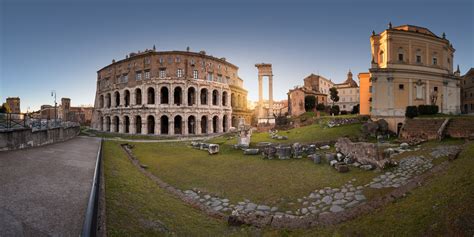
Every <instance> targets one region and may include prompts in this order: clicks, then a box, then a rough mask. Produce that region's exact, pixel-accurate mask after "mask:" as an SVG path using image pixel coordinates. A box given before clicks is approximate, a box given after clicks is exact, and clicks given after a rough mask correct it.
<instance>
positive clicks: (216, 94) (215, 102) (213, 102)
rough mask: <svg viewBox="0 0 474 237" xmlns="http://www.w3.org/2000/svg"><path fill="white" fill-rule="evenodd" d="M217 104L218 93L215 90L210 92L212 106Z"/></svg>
mask: <svg viewBox="0 0 474 237" xmlns="http://www.w3.org/2000/svg"><path fill="white" fill-rule="evenodd" d="M218 104H219V92H218V91H217V90H213V91H212V105H218Z"/></svg>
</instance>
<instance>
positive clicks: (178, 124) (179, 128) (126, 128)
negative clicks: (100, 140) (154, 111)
mask: <svg viewBox="0 0 474 237" xmlns="http://www.w3.org/2000/svg"><path fill="white" fill-rule="evenodd" d="M208 118H209V117H208V116H207V115H203V116H201V117H200V119H199V120H197V118H196V116H194V115H190V116H188V117H187V120H186V121H184V120H183V117H182V116H181V115H176V116H174V117H173V118H171V119H170V118H169V117H168V116H167V115H162V116H161V117H160V118H159V119H156V118H155V116H153V115H148V116H146V117H145V118H142V116H140V115H137V116H134V122H133V124H132V123H131V119H130V116H128V115H125V116H123V118H122V119H121V118H120V117H119V116H105V117H100V130H102V131H106V132H120V133H135V134H160V135H172V134H174V135H188V134H190V135H193V134H209V133H219V132H227V129H228V123H229V122H228V116H227V115H224V116H223V117H222V119H220V118H219V116H217V115H215V116H212V119H211V120H208ZM121 120H122V121H121ZM145 121H146V123H143V122H145ZM158 121H159V126H158V127H157V126H156V124H157V123H158ZM221 125H222V126H221ZM132 126H133V129H134V130H133V132H132Z"/></svg>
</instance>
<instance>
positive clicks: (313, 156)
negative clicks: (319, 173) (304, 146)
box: [308, 154, 321, 164]
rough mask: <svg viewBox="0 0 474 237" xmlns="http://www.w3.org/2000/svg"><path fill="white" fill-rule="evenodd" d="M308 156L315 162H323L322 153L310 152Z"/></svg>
mask: <svg viewBox="0 0 474 237" xmlns="http://www.w3.org/2000/svg"><path fill="white" fill-rule="evenodd" d="M308 157H309V158H310V159H311V160H312V161H313V162H314V163H315V164H321V155H320V154H310V155H308Z"/></svg>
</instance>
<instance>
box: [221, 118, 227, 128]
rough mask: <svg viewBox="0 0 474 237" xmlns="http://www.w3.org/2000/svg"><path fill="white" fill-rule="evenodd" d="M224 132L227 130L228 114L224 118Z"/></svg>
mask: <svg viewBox="0 0 474 237" xmlns="http://www.w3.org/2000/svg"><path fill="white" fill-rule="evenodd" d="M222 132H227V115H224V117H223V118H222Z"/></svg>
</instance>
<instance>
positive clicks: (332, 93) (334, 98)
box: [329, 87, 339, 106]
mask: <svg viewBox="0 0 474 237" xmlns="http://www.w3.org/2000/svg"><path fill="white" fill-rule="evenodd" d="M329 94H330V96H331V100H332V105H333V106H334V103H335V102H338V101H339V96H338V95H337V94H339V92H338V91H337V89H336V87H331V89H329Z"/></svg>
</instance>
